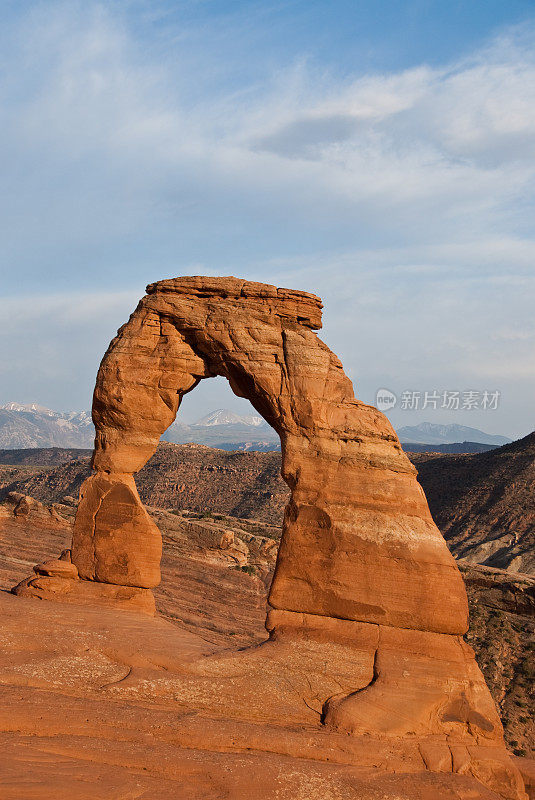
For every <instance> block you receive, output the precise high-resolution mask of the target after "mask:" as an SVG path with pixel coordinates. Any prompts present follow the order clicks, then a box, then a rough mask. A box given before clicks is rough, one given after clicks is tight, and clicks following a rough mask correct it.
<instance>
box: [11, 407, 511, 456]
mask: <svg viewBox="0 0 535 800" xmlns="http://www.w3.org/2000/svg"><path fill="white" fill-rule="evenodd" d="M398 436H399V438H400V441H401V442H402V444H403V445H404V449H405V450H410V449H411V448H410V445H414V449H415V450H418V451H421V450H425V449H426V447H429V448H440V449H444V450H450V448H449V446H450V445H453V446H454V447H453V449H454V450H455V452H477V450H478V449H488V448H491V447H499V446H500V445H503V444H508V443H509V442H510V441H511V439H508V438H507V437H506V436H495V435H491V434H488V433H484V432H483V431H480V430H478V429H477V428H469V427H466V426H465V425H437V424H434V423H431V422H422V423H421V424H420V425H414V426H405V427H402V428H400V429H399V430H398ZM93 437H94V428H93V423H92V420H91V414H90V413H89V412H88V411H70V412H64V413H63V412H59V411H52V410H51V409H49V408H45V407H44V406H40V405H38V404H37V403H28V404H23V403H15V402H11V403H6V404H5V405H3V406H0V448H2V449H5V450H16V449H21V448H30V447H66V448H69V447H70V448H73V447H74V448H92V447H93ZM162 440H163V441H167V442H173V443H174V444H189V443H196V444H204V445H207V446H208V447H217V448H220V449H222V450H260V451H264V452H265V451H269V450H278V449H280V441H279V437H278V435H277V434H276V433H275V431H274V430H273V428H271V426H270V425H268V424H267V422H265V420H264V419H262V417H260V416H258V415H257V414H242V415H240V414H236V413H235V412H234V411H229V410H228V409H225V408H219V409H217V410H216V411H212V412H210V413H209V414H206V415H205V416H203V417H201V418H200V419H198V420H197V421H196V422H194V423H192V424H189V425H188V424H186V423H184V422H181V421H180V420H176V421H175V422H174V423H173V424H172V425H171V426H170V427H169V428H168V429H167V431H166V432H165V433H164V434H163V436H162ZM478 444H480V445H485V447H482V448H478V447H477V445H478ZM459 448H461V449H459ZM463 448H464V449H463ZM450 452H451V450H450Z"/></svg>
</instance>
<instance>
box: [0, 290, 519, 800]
mask: <svg viewBox="0 0 535 800" xmlns="http://www.w3.org/2000/svg"><path fill="white" fill-rule="evenodd" d="M147 291H148V295H147V296H146V297H145V298H143V300H141V302H140V303H139V305H138V308H137V309H136V311H135V312H134V313H133V314H132V315H131V317H130V320H129V322H128V323H126V325H123V327H122V328H121V329H120V330H119V332H118V335H117V337H116V338H115V339H114V340H113V341H112V343H111V345H110V347H109V349H108V351H107V353H106V355H105V357H104V359H103V361H102V364H101V367H100V370H99V374H98V376H97V383H96V387H95V393H94V401H93V420H94V422H95V427H96V439H95V451H94V455H93V460H92V466H93V468H94V470H95V474H94V475H91V476H90V477H88V478H87V479H86V481H85V482H84V484H83V485H82V488H81V491H80V502H79V505H78V509H77V513H76V518H75V522H74V532H73V541H72V547H71V550H70V553H69V554H68V556H67V554H64V555H65V558H66V559H67V560H69V558H70V559H71V560H72V563H73V564H74V565H75V566H76V568H77V570H78V575H79V577H76V578H57V577H52V576H47V575H43V574H42V570H43V568H44V567H43V565H41V567H40V568H38V577H37V579H32V578H30V579H27V580H26V581H24V582H23V583H22V584H20V585H19V586H18V587H17V588H16V590H15V591H16V593H17V594H19V595H22V598H20V599H22V601H23V602H24V601H26V598H27V596H28V595H34V597H44V598H45V599H47V598H48V595H50V594H54V592H57V597H58V605H59V604H61V603H62V602H63V604H65V602H64V601H65V598H67V602H69V601H71V602H72V601H73V598H74V599H75V601H76V602H82V601H83V602H84V603H85V602H86V601H87V603H88V605H89V606H90V605H92V601H93V599H94V597H95V595H98V593H99V591H100V592H101V596H100V602H101V603H108V602H110V598H111V596H112V595H113V593H114V592H116V593H117V598H118V599H119V600H120V601H121V602H123V601H124V600H125V599H127V600H128V601H129V602H130V599H131V597H133V602H134V601H135V602H138V600H139V602H144V601H145V597H146V596H147V592H149V590H150V589H151V587H154V586H156V585H157V584H158V580H159V568H160V557H161V543H160V537H159V532H158V529H157V527H156V526H155V525H154V522H153V521H152V519H151V518H150V516H149V515H148V514H147V512H146V510H145V509H144V507H143V505H142V503H141V501H140V499H139V496H138V493H137V489H136V486H135V483H134V479H133V473H134V472H137V471H139V470H140V469H141V467H142V466H143V465H144V464H145V463H146V462H147V461H148V459H149V458H150V457H151V456H152V455H153V453H154V451H155V450H156V447H157V444H158V441H159V438H160V436H161V434H162V433H163V431H164V430H166V429H167V427H168V426H169V424H170V423H171V422H172V421H173V419H174V417H175V415H176V412H177V410H178V406H179V404H180V399H181V397H182V396H183V394H185V393H186V392H188V391H190V390H192V389H194V388H195V386H196V385H197V383H198V382H199V380H201V379H202V378H207V377H211V376H214V375H223V376H225V377H226V378H227V379H228V380H229V383H230V385H231V388H232V389H233V390H234V391H235V392H236V394H238V395H240V396H244V397H247V398H249V400H250V401H251V403H252V404H253V405H254V407H255V408H256V410H257V411H259V413H261V414H262V415H263V417H264V418H265V419H266V421H267V422H268V423H269V424H271V425H272V427H273V428H274V429H275V430H276V432H277V433H278V434H279V436H280V439H281V445H282V475H283V477H284V479H285V481H286V482H287V483H288V485H289V487H290V490H291V496H290V500H289V503H288V506H287V509H286V512H285V516H284V523H283V531H282V539H281V543H280V547H279V551H278V556H277V563H276V567H275V574H274V577H273V580H272V582H271V588H270V593H269V605H270V607H271V608H270V611H269V613H268V616H267V621H266V627H267V629H268V631H269V632H270V637H269V640H268V641H266V642H264V643H262V644H261V645H259V646H257V647H251V648H247V649H245V650H242V651H239V652H217V651H216V652H209V651H206V648H205V646H204V645H203V643H202V641H201V640H200V639H199V637H198V636H196V635H194V634H188V635H186V634H181V636H180V641H179V640H178V639H176V638H175V639H174V638H173V636H172V634H171V631H170V630H167V631H165V632H164V631H163V629H162V633H161V635H159V634H158V631H157V630H156V629H157V628H158V627H160V626H161V624H164V623H161V621H160V620H153V621H152V622H147V623H146V625H145V624H141V623H139V624H136V625H135V627H136V638H137V639H138V641H139V644H141V645H142V646H141V648H140V649H139V648H138V649H137V650H136V652H135V654H134V656H133V658H132V656H129V655H128V654H126V655H125V647H126V644H124V643H123V644H122V645H121V644H120V642H121V635H120V629H119V627H116V629H115V630H114V634H115V635H114V639H113V646H114V647H119V653H121V654H122V659H119V661H120V660H122V663H123V666H124V667H126V668H127V671H126V672H125V673H124V674H122V675H121V676H120V677H119V676H118V673H117V670H116V665H117V663H119V662H118V659H117V654H116V651H113V650H112V652H113V657H111V658H110V656H109V650H108V649H107V652H108V655H106V658H107V661H106V660H104V661H103V662H102V668H103V674H102V676H101V675H98V677H97V676H96V675H95V673H94V670H93V669H92V668H88V664H87V663H86V661H84V659H85V658H86V657H85V656H84V655H83V653H80V659H81V663H82V664H83V666H82V667H81V669H82V672H83V673H84V675H85V676H86V683H85V692H86V693H88V694H89V696H91V697H92V696H93V694H92V692H93V691H94V690H97V689H99V690H102V689H103V688H104V689H106V690H107V691H108V692H109V693H110V694H111V696H112V697H119V698H120V699H121V700H123V701H125V702H128V699H129V698H133V699H134V702H141V703H143V702H145V703H149V704H151V703H158V704H160V705H161V706H162V707H166V706H169V704H171V707H172V706H174V707H177V706H178V707H179V708H180V707H181V708H182V709H183V710H184V712H185V713H186V714H191V712H194V713H195V715H197V716H199V717H203V723H202V724H201V723H199V724H200V726H201V727H200V730H202V735H201V739H200V740H198V741H199V743H200V744H202V746H203V748H204V749H209V750H210V749H213V748H214V745H215V743H216V742H219V743H220V747H223V749H228V748H229V747H232V748H235V747H236V744H237V742H241V743H242V747H245V746H247V747H248V748H249V749H252V743H253V742H255V741H256V742H258V745H257V748H258V749H259V750H261V751H262V752H263V753H264V754H265V753H267V752H271V751H272V744H271V741H272V736H273V740H274V741H276V749H277V752H278V753H279V754H282V753H283V752H284V753H286V754H287V755H290V756H293V757H303V756H305V757H309V758H313V757H314V755H315V756H316V758H317V759H318V760H323V758H324V757H325V754H326V753H327V752H329V753H330V752H331V751H332V750H334V752H335V755H333V760H335V761H337V762H338V763H340V761H342V763H345V764H348V765H351V766H353V767H354V766H355V765H356V764H358V765H359V768H362V767H364V766H366V767H371V766H375V767H377V761H376V760H377V758H378V757H379V758H380V759H381V758H382V759H385V757H387V754H388V760H389V762H390V763H389V764H388V767H387V768H388V770H389V771H391V772H397V771H399V770H398V768H397V767H396V764H398V765H400V766H401V764H404V765H405V767H404V771H405V772H411V771H412V770H413V769H414V768H416V765H417V764H418V767H417V769H418V771H421V770H422V763H423V766H424V768H425V769H427V770H428V771H429V772H432V773H443V772H448V773H450V774H451V781H452V782H451V787H454V786H455V781H456V777H455V776H458V775H471V776H472V777H473V778H475V779H476V780H477V781H478V782H479V783H480V784H482V785H483V786H484V787H486V788H487V789H490V790H491V791H493V792H495V793H497V794H499V795H501V796H502V797H504V798H505V797H507V798H511V800H517V799H518V800H520V799H521V798H524V797H525V794H524V790H523V782H522V779H521V777H520V774H519V772H518V770H517V769H516V768H515V767H514V766H513V764H512V762H511V761H510V759H509V758H508V756H507V753H506V750H505V746H504V743H503V738H502V727H501V723H500V721H499V717H498V715H497V712H496V709H495V706H494V703H493V701H492V698H491V695H490V693H489V691H488V688H487V686H486V684H485V682H484V679H483V677H482V675H481V673H480V671H479V669H478V667H477V664H476V662H475V659H474V656H473V651H472V650H471V648H470V647H469V646H468V645H467V644H466V643H465V642H464V641H463V639H462V634H463V633H465V632H466V630H467V627H468V617H467V611H468V605H467V598H466V592H465V589H464V584H463V581H462V578H461V575H460V573H459V571H458V569H457V567H456V565H455V561H454V559H453V557H452V556H451V555H450V553H449V551H448V549H447V547H446V545H445V542H444V540H443V538H442V537H441V535H440V533H439V531H438V529H437V528H436V526H435V525H434V523H433V520H432V517H431V515H430V513H429V509H428V506H427V502H426V499H425V495H424V493H423V491H422V489H421V487H420V486H419V484H418V483H417V481H416V470H415V469H414V467H413V466H412V464H411V463H410V461H409V460H408V458H407V457H406V456H405V454H404V453H403V451H402V449H401V446H400V444H399V441H398V440H397V437H396V435H395V433H394V431H393V429H392V427H391V426H390V424H389V422H388V420H387V419H386V418H385V417H384V416H383V415H381V414H380V413H379V412H378V411H377V410H376V409H374V408H372V407H370V406H366V405H365V404H363V403H360V402H359V401H358V400H356V399H355V398H354V395H353V389H352V385H351V382H350V381H349V379H348V378H347V377H346V376H345V374H344V372H343V369H342V366H341V364H340V362H339V361H338V359H337V358H336V356H334V354H333V353H332V352H331V351H330V350H329V349H328V348H327V347H326V345H325V344H323V342H321V340H319V339H318V337H317V335H316V334H315V332H314V331H315V329H317V328H319V327H320V325H321V303H320V301H319V299H318V298H317V297H315V296H313V295H309V294H305V293H303V292H296V291H293V290H287V289H277V288H276V287H273V286H267V285H264V284H256V283H250V282H246V281H242V280H238V279H235V278H201V277H195V278H177V279H174V280H170V281H162V282H160V283H157V284H153V285H151V286H149V287H148V289H147ZM205 534H206V532H205ZM224 544H225V545H228V546H230V545H231V544H232V540H231V539H230V537H229V538H228V540H225V542H224ZM219 546H220V547H221V543H220V545H219ZM223 549H224V548H223ZM39 569H41V572H40V571H39ZM99 587H101V588H100V590H99ZM114 587H115V588H114ZM125 592H126V594H124V593H125ZM43 593H44V594H43ZM85 594H87V597H85ZM27 602H29V603H35V600H33V599H29V600H28V601H27ZM73 607H74V606H73ZM147 610H149V609H145V611H147ZM114 611H115V613H118V611H117V609H114ZM28 613H29V614H32V613H33V612H32V610H31V608H29V610H28ZM107 613H112V612H107V611H102V614H103V619H104V614H107ZM124 613H125V614H126V613H130V612H126V611H125V612H124ZM8 616H9V609H8V610H7V611H6V618H7V617H8ZM89 616H90V615H89ZM91 626H92V623H91V620H90V619H89V617H88V618H86V619H85V620H84V629H86V628H88V629H91ZM39 628H40V631H42V625H41V624H40V625H39ZM145 628H147V631H150V633H147V634H145V633H144V631H145ZM63 638H64V637H61V636H60V637H58V634H57V628H56V627H54V629H53V630H50V633H49V635H48V637H47V639H48V640H49V641H50V642H51V651H52V652H53V653H54V657H53V663H52V664H48V665H47V666H48V669H47V671H46V674H47V675H52V676H53V679H52V682H53V685H61V686H63V683H62V681H63V678H62V674H63V673H62V668H61V655H60V656H59V662H58V661H57V659H58V647H59V646H60V642H61V641H62V639H63ZM162 639H163V640H164V642H165V644H163V643H162V645H161V648H160V642H161V641H162ZM145 641H146V642H147V645H146V647H145V646H143V645H144V644H145ZM149 642H150V644H149ZM173 643H174V647H172V649H171V650H170V649H169V647H170V644H173ZM84 645H85V647H84V650H83V652H84V653H85V652H87V650H90V649H91V645H90V644H89V642H88V641H86V642H84ZM110 645H112V642H110V643H109V645H108V647H109V646H110ZM179 645H180V647H179ZM33 646H34V645H33V644H32V643H31V642H28V643H27V644H26V645H25V647H24V648H23V650H24V653H25V654H26V653H27V651H28V650H32V648H33ZM77 646H78V640H77ZM66 647H67V650H68V652H69V653H70V652H72V643H71V642H69V643H67V645H66ZM203 647H204V649H203ZM126 649H127V648H126ZM75 653H76V655H78V651H77V650H76V649H75ZM147 653H148V655H147ZM67 657H68V656H67ZM25 659H26V656H24V658H23V661H24V663H25V664H26V660H25ZM54 659H56V661H54ZM45 660H46V659H45ZM109 662H111V663H109ZM41 663H42V659H40V660H39V663H38V664H34V663H32V665H31V667H30V668H29V669H28V668H26V666H25V667H24V669H23V670H22V672H23V674H24V680H27V676H28V674H29V675H31V676H32V678H34V679H37V680H38V682H39V683H38V685H39V686H41V687H42V688H48V686H49V684H48V683H47V681H46V677H45V675H44V674H43V670H42V669H41V668H40V665H41ZM93 663H94V660H91V665H93ZM9 667H10V665H8V672H9ZM158 667H165V671H166V674H165V676H162V675H160V674H157V673H158ZM139 670H140V671H139ZM15 672H16V673H17V674H18V672H17V670H16V669H15ZM36 675H37V678H36ZM13 680H14V679H13ZM66 680H67V683H68V684H69V685H71V686H72V684H73V670H72V665H70V666H69V669H68V677H66ZM54 681H55V683H54ZM95 699H98V692H97V696H96V698H95ZM195 719H196V717H195ZM208 720H213V721H214V723H213V724H211V723H209V721H208ZM221 724H222V726H223V729H222V728H221ZM229 725H230V729H229ZM254 726H260V727H261V729H262V730H261V732H259V733H258V734H255V733H254ZM294 727H297V728H298V729H299V733H297V735H296V734H295V731H294V730H293V728H294ZM271 728H278V729H279V730H278V732H277V733H276V734H273V733H272V732H271ZM180 730H181V733H182V734H184V733H185V734H186V738H185V739H184V740H183V741H184V742H188V743H189V745H190V746H192V742H194V741H195V730H198V729H197V728H196V723H193V724H192V725H189V724H188V722H187V721H185V723H184V725H183V726H182V727H181V729H180ZM223 730H226V733H223ZM303 730H306V731H307V734H306V744H305V743H304V742H303V740H302V731H303ZM315 733H319V736H316V735H315ZM324 737H326V738H324ZM281 743H284V745H283V748H282V752H281ZM370 743H372V752H373V757H372V760H371V761H370V757H371V752H370V750H369V746H370ZM325 746H326V748H327V749H325ZM343 753H348V755H343ZM329 757H330V756H329ZM380 763H383V764H384V763H385V762H384V761H382V762H381V761H380ZM234 791H235V789H234ZM417 795H418V792H417V790H416V791H414V790H413V796H417Z"/></svg>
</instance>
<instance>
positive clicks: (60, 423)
mask: <svg viewBox="0 0 535 800" xmlns="http://www.w3.org/2000/svg"><path fill="white" fill-rule="evenodd" d="M94 436H95V432H94V428H93V422H92V420H91V414H90V413H89V412H88V411H69V412H67V413H61V412H60V411H52V410H51V409H50V408H44V407H43V406H40V405H37V403H28V404H27V405H24V404H23V403H6V404H5V405H3V406H0V448H4V449H6V450H14V449H18V448H23V447H24V448H26V447H77V448H78V447H82V448H84V447H91V448H92V447H93V439H94Z"/></svg>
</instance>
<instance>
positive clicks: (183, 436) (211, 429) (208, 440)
mask: <svg viewBox="0 0 535 800" xmlns="http://www.w3.org/2000/svg"><path fill="white" fill-rule="evenodd" d="M162 439H164V440H165V441H168V442H175V443H176V444H185V443H186V442H196V443H197V444H205V445H207V446H208V447H223V448H224V449H241V450H271V449H273V446H278V445H279V437H278V435H277V434H276V433H275V431H274V430H273V428H272V427H271V426H270V425H268V424H267V422H266V421H265V420H264V419H262V417H260V416H258V415H257V414H236V413H235V412H234V411H229V410H228V409H227V408H218V409H217V410H216V411H211V412H210V413H209V414H206V415H205V416H204V417H201V419H198V420H197V422H194V423H193V424H192V425H184V423H182V422H180V421H179V420H177V421H176V422H174V423H173V425H171V427H170V428H169V429H168V430H167V431H166V432H165V433H164V435H163V436H162ZM227 445H228V446H227ZM230 445H232V446H234V445H235V446H236V447H235V448H234V447H229V446H230Z"/></svg>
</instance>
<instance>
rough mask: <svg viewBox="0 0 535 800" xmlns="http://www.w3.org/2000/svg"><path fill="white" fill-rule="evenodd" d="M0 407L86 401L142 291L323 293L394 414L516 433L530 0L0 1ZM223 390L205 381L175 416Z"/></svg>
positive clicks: (532, 130) (527, 186)
mask: <svg viewBox="0 0 535 800" xmlns="http://www.w3.org/2000/svg"><path fill="white" fill-rule="evenodd" d="M2 16H3V21H4V25H3V28H2V33H1V34H0V45H1V47H0V59H1V60H2V62H3V63H2V64H1V67H2V69H1V74H2V78H1V79H0V113H1V117H2V124H1V125H0V144H1V147H0V152H1V154H2V155H1V158H2V159H3V162H4V163H3V165H2V172H3V176H4V179H3V192H2V196H1V200H0V202H1V205H2V214H1V216H0V226H1V231H0V233H1V236H2V242H3V248H2V257H1V258H2V262H1V263H2V286H3V292H2V301H1V304H0V335H1V342H2V345H1V347H2V351H3V352H1V353H0V356H1V358H0V365H1V366H0V369H1V377H0V387H1V389H0V402H7V401H9V400H18V401H21V402H27V401H36V402H39V403H42V404H44V405H49V406H51V407H54V408H62V409H71V408H87V407H88V406H89V404H90V399H91V392H92V385H93V382H94V377H95V374H96V369H97V367H98V363H99V360H100V358H101V356H102V354H103V352H104V350H105V348H106V346H107V343H108V341H109V339H110V338H111V336H112V335H113V334H114V332H115V329H116V328H117V327H118V326H119V325H120V324H121V323H122V322H123V321H124V320H125V319H126V318H127V316H128V314H129V313H130V311H131V310H132V308H133V307H134V306H135V303H136V301H137V299H138V298H139V297H140V296H141V295H142V294H143V291H144V287H145V285H146V284H147V283H148V282H150V281H153V280H157V279H160V278H165V277H170V276H174V275H180V274H211V275H217V274H222V275H225V274H234V275H238V276H240V277H245V278H250V279H254V280H261V281H265V282H269V283H275V284H278V285H282V286H290V287H293V288H302V289H305V290H308V291H313V292H316V293H318V294H320V295H321V296H322V297H323V299H324V303H325V315H324V330H323V332H322V334H321V336H322V338H324V340H325V341H326V342H327V343H328V344H329V345H330V346H331V347H332V348H333V349H334V350H335V351H336V352H337V354H338V355H339V356H340V357H341V359H342V361H343V363H344V365H345V367H346V371H347V372H348V374H349V375H350V376H351V378H352V379H353V381H354V384H355V389H356V393H357V395H358V396H359V397H361V398H362V399H364V400H365V401H367V402H374V398H375V391H376V390H377V389H378V388H381V387H385V388H389V389H391V390H392V391H394V392H395V393H396V394H398V395H400V394H401V392H403V391H406V390H412V391H420V392H422V393H423V392H424V391H432V390H434V389H438V390H461V391H465V390H474V391H479V392H483V391H485V390H488V391H494V390H499V391H500V392H501V402H500V405H499V408H498V409H497V410H495V411H489V410H487V411H483V410H481V411H479V410H470V411H468V410H467V411H461V410H459V411H446V410H441V409H437V410H433V411H432V412H430V411H429V410H428V411H427V413H424V412H423V411H421V410H418V411H402V410H400V409H399V407H398V408H397V409H395V410H394V411H393V412H392V414H391V418H392V420H393V421H394V423H395V424H396V425H404V424H414V423H416V422H419V421H421V420H423V419H428V420H429V421H432V422H458V423H460V424H464V425H471V426H473V427H480V428H483V429H484V430H488V431H489V432H493V433H504V434H506V435H511V436H517V435H523V434H525V433H527V432H528V431H530V430H532V429H533V427H535V426H534V424H533V397H534V389H535V378H534V370H533V364H534V358H533V355H534V344H535V323H534V320H533V298H534V283H535V269H534V264H535V258H534V256H535V246H534V230H533V219H534V214H533V211H534V208H533V206H534V202H533V189H534V183H535V162H534V155H535V55H534V54H535V6H534V4H533V2H519V1H518V0H512V1H510V2H507V3H505V2H493V1H492V0H487V1H486V2H478V1H477V0H473V1H472V2H455V1H452V2H448V3H445V2H377V0H376V1H375V2H371V1H370V2H368V1H367V0H366V1H363V2H359V1H357V0H354V1H353V2H336V1H335V2H310V0H309V2H301V1H299V2H277V3H271V2H209V0H206V1H204V0H198V2H176V3H158V2H150V3H149V2H107V3H102V4H100V3H94V2H91V0H86V2H83V3H82V2H80V3H74V2H62V3H55V2H42V3H25V2H16V3H15V2H11V3H9V2H4V3H2ZM221 405H223V406H228V407H232V408H235V409H236V410H240V408H242V407H243V406H242V405H241V401H239V400H238V399H235V398H233V397H232V396H231V395H230V393H229V392H228V391H227V390H225V388H224V387H223V385H222V383H221V381H213V382H209V381H206V382H205V383H204V384H202V385H201V387H199V388H198V389H197V390H196V392H195V400H194V401H193V398H192V399H191V400H190V399H188V400H187V401H186V402H185V404H184V408H183V412H184V417H185V418H186V419H187V418H188V415H189V417H190V418H191V416H192V415H193V416H195V415H197V412H199V413H204V412H205V411H208V410H211V409H212V408H214V407H218V406H221Z"/></svg>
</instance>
